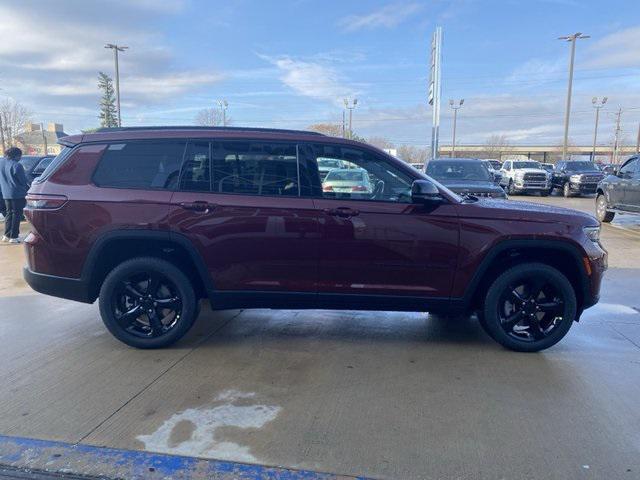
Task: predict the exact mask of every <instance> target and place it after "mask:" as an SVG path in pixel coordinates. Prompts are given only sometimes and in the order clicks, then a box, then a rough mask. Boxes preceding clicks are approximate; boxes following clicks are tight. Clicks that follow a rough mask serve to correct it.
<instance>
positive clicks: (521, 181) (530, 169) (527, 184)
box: [500, 160, 551, 197]
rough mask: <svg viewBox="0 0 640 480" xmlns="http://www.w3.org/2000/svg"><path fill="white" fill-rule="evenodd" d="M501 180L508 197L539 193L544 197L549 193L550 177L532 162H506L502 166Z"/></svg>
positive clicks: (537, 163) (540, 166)
mask: <svg viewBox="0 0 640 480" xmlns="http://www.w3.org/2000/svg"><path fill="white" fill-rule="evenodd" d="M500 173H502V180H501V181H500V184H501V185H502V186H504V187H505V189H506V190H507V193H509V195H514V194H517V193H532V192H540V195H542V196H543V197H546V196H547V195H549V192H550V191H551V177H550V175H549V173H548V172H547V171H546V170H545V169H544V168H542V165H540V163H539V162H536V161H533V160H506V161H505V162H504V163H503V164H502V169H501V170H500Z"/></svg>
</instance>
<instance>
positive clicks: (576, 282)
mask: <svg viewBox="0 0 640 480" xmlns="http://www.w3.org/2000/svg"><path fill="white" fill-rule="evenodd" d="M583 258H584V255H583V254H581V252H580V249H579V247H578V246H576V245H573V244H571V243H569V242H566V241H562V240H536V239H531V240H504V241H502V242H500V243H498V244H497V245H495V246H494V247H493V248H492V249H491V250H490V251H489V252H488V253H487V254H486V255H485V257H484V259H483V260H482V262H481V263H480V266H479V267H478V268H477V269H476V272H475V274H474V276H473V278H472V280H471V282H470V283H469V286H468V287H467V289H466V291H465V294H464V297H463V302H464V304H465V305H466V308H467V309H468V310H476V309H477V308H478V307H479V306H480V305H482V303H483V301H484V298H485V296H486V293H487V291H488V289H489V287H490V286H491V284H492V283H493V281H494V280H495V279H496V278H497V277H498V276H499V275H500V274H501V273H503V272H504V271H506V270H507V269H509V268H511V267H513V266H515V265H518V264H522V263H528V262H539V263H544V264H547V265H549V266H551V267H553V268H556V269H557V270H559V271H560V272H562V273H563V274H564V275H565V276H566V277H567V278H568V279H569V281H570V282H571V284H572V285H573V287H574V290H575V293H576V299H577V302H578V314H577V317H576V319H579V318H580V315H581V314H582V311H583V309H584V307H583V305H584V303H585V299H586V298H587V297H588V295H589V293H588V292H589V281H588V275H587V271H586V269H585V266H584V263H583Z"/></svg>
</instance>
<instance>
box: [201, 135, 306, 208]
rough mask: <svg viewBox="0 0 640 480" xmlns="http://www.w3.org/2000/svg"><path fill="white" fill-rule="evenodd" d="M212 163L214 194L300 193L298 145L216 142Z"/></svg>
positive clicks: (275, 194) (290, 195)
mask: <svg viewBox="0 0 640 480" xmlns="http://www.w3.org/2000/svg"><path fill="white" fill-rule="evenodd" d="M211 165H212V167H211V169H212V189H211V190H212V191H213V192H214V193H234V194H241V195H268V196H288V197H296V196H299V195H300V180H299V179H300V174H299V170H298V156H297V151H296V145H295V144H278V143H263V142H248V141H239V142H217V143H214V144H212V162H211Z"/></svg>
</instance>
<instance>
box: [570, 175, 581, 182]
mask: <svg viewBox="0 0 640 480" xmlns="http://www.w3.org/2000/svg"><path fill="white" fill-rule="evenodd" d="M569 181H571V182H573V183H579V182H580V175H571V176H570V177H569Z"/></svg>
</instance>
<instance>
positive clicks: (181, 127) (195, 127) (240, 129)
mask: <svg viewBox="0 0 640 480" xmlns="http://www.w3.org/2000/svg"><path fill="white" fill-rule="evenodd" d="M140 130H205V131H220V132H265V133H294V134H300V133H304V134H308V135H320V136H324V134H322V133H319V132H312V131H309V130H288V129H284V128H259V127H203V126H200V125H176V126H170V125H166V126H149V127H105V128H98V129H97V130H94V131H93V132H91V133H105V132H135V131H140Z"/></svg>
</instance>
